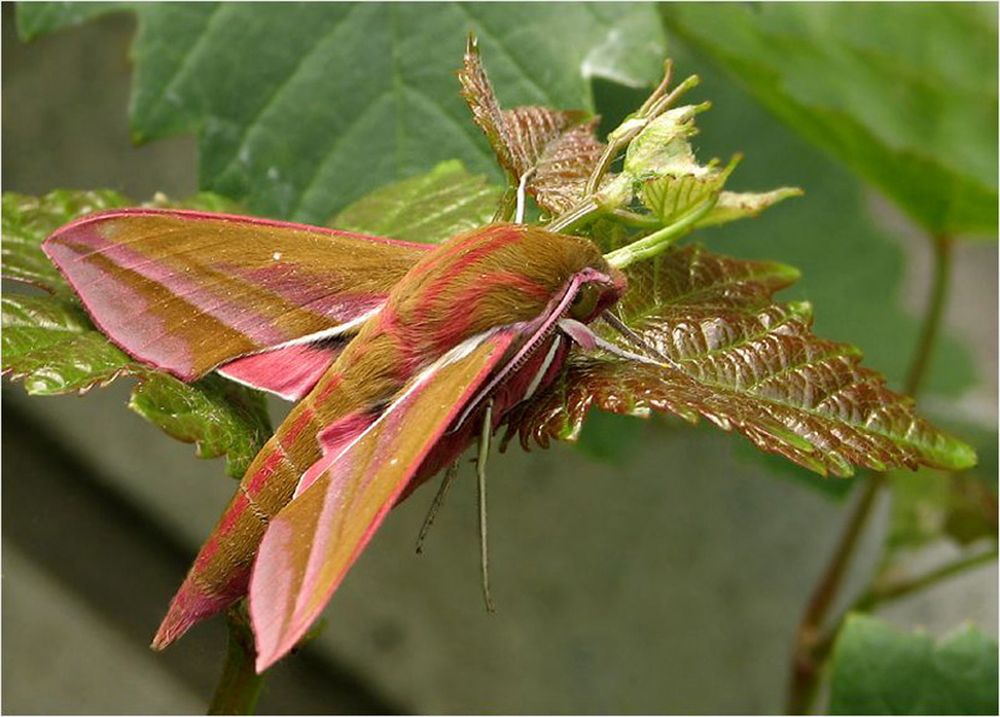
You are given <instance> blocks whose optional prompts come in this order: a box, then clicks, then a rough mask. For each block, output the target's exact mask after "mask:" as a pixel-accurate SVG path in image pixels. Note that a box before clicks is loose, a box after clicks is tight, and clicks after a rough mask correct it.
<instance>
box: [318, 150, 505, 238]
mask: <svg viewBox="0 0 1000 717" xmlns="http://www.w3.org/2000/svg"><path fill="white" fill-rule="evenodd" d="M500 195H501V190H500V189H498V188H497V187H494V186H492V185H490V184H489V183H488V182H487V180H486V178H485V177H484V176H482V175H473V174H469V173H468V172H466V171H465V168H464V167H463V166H462V163H461V162H459V161H457V160H452V161H450V162H442V163H441V164H439V165H438V166H436V167H435V168H434V169H433V170H431V171H430V172H428V173H427V174H421V175H418V176H416V177H411V178H410V179H404V180H402V181H400V182H395V183H394V184H390V185H387V186H385V187H382V188H380V189H376V190H375V191H374V192H372V193H371V194H369V195H368V196H366V197H363V198H361V199H359V200H358V201H356V202H354V204H352V205H350V206H349V207H347V208H345V209H344V210H343V211H342V212H340V213H339V214H338V215H337V216H335V217H334V218H333V219H331V220H330V222H329V225H330V226H332V227H336V228H337V229H344V230H347V231H355V232H361V233H365V234H375V235H378V236H385V237H392V238H394V239H403V240H406V241H415V242H426V243H432V244H433V243H437V242H441V241H444V240H445V239H448V238H449V237H453V236H455V235H456V234H459V233H460V232H463V231H467V230H469V229H475V228H476V227H479V226H482V225H484V224H488V223H489V222H490V220H491V219H492V218H493V213H494V211H496V207H497V202H498V201H499V200H500Z"/></svg>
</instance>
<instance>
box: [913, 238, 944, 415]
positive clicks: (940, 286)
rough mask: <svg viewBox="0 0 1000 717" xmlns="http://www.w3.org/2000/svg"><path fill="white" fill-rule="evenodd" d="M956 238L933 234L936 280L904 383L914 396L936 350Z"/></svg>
mask: <svg viewBox="0 0 1000 717" xmlns="http://www.w3.org/2000/svg"><path fill="white" fill-rule="evenodd" d="M952 243H953V240H952V238H951V237H950V236H948V235H947V234H938V235H935V236H934V238H933V245H934V284H933V287H932V289H931V295H930V298H929V299H928V301H927V310H926V311H925V313H924V321H923V326H922V327H921V329H920V339H919V340H918V342H917V349H916V353H915V354H914V356H913V361H912V363H911V364H910V371H909V373H908V374H907V375H906V383H904V384H903V392H904V393H906V394H908V395H910V396H912V395H914V394H915V393H916V392H917V389H919V388H920V383H921V382H922V381H923V379H924V374H925V373H926V372H927V364H928V363H929V362H930V358H931V355H932V354H933V353H934V343H935V341H936V340H937V335H938V330H939V328H940V326H941V317H942V316H943V315H944V308H945V304H946V303H947V301H946V299H947V298H948V287H949V284H950V283H951V282H950V278H951V249H952Z"/></svg>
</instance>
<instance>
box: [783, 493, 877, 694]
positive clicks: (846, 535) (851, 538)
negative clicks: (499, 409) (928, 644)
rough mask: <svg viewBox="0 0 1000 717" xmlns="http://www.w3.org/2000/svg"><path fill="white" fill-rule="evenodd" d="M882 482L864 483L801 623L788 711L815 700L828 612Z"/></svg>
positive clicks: (793, 663) (795, 650)
mask: <svg viewBox="0 0 1000 717" xmlns="http://www.w3.org/2000/svg"><path fill="white" fill-rule="evenodd" d="M881 484H882V476H881V475H879V474H875V475H872V476H871V477H870V478H869V479H868V480H867V481H866V482H865V485H864V489H863V492H862V493H861V497H860V498H859V499H858V502H857V503H856V504H855V506H854V510H853V511H852V512H851V515H850V517H849V518H848V520H847V525H846V526H845V528H844V532H843V533H842V534H841V536H840V540H839V541H838V542H837V547H836V548H835V549H834V551H833V555H832V556H831V558H830V562H829V563H828V564H827V566H826V570H824V571H823V575H822V576H821V577H820V579H819V582H818V583H817V584H816V587H815V588H813V592H812V596H811V597H810V598H809V604H808V605H807V607H806V611H805V614H804V615H803V616H802V620H801V622H800V623H799V628H798V631H797V633H796V638H795V648H794V652H793V653H792V676H791V680H790V682H789V686H788V696H787V701H786V704H785V712H786V713H787V714H805V713H806V711H807V710H808V709H809V706H810V705H811V703H812V700H813V696H814V694H815V692H816V687H817V684H818V682H819V680H818V677H819V670H820V665H821V660H817V659H816V655H815V650H816V647H817V646H818V645H819V643H820V642H821V631H822V628H823V622H824V621H825V619H826V615H827V612H828V611H829V609H830V605H831V604H832V603H833V600H834V598H836V597H837V592H838V591H839V589H840V583H841V580H842V579H843V577H844V573H845V571H846V570H847V566H848V564H849V563H850V561H851V558H852V557H853V555H854V549H855V547H856V546H857V543H858V539H859V538H860V537H861V534H862V533H863V532H864V527H865V525H866V524H867V522H868V517H869V516H870V515H871V511H872V508H873V507H874V505H875V498H876V496H877V495H878V491H879V487H880V486H881Z"/></svg>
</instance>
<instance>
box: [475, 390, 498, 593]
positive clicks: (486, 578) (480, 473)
mask: <svg viewBox="0 0 1000 717" xmlns="http://www.w3.org/2000/svg"><path fill="white" fill-rule="evenodd" d="M492 429H493V399H492V398H491V399H489V400H488V401H487V402H486V413H485V415H484V416H483V432H482V433H481V434H480V435H479V454H478V456H477V458H476V477H477V478H478V480H477V486H478V489H479V490H478V494H479V565H480V567H481V568H482V573H483V599H484V600H485V601H486V611H487V612H491V613H492V612H496V607H494V605H493V597H492V596H491V595H490V558H489V549H488V543H487V540H486V456H487V454H488V453H489V452H490V435H491V434H492V432H493V430H492Z"/></svg>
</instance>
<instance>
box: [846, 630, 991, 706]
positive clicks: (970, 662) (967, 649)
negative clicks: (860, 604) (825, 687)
mask: <svg viewBox="0 0 1000 717" xmlns="http://www.w3.org/2000/svg"><path fill="white" fill-rule="evenodd" d="M830 712H831V714H886V715H915V714H996V712H997V643H996V641H995V640H993V639H991V638H990V637H988V636H986V635H985V634H983V633H982V632H980V631H979V630H977V629H976V628H974V627H972V626H971V625H965V626H963V627H961V628H959V629H958V630H956V631H955V632H953V633H951V634H950V635H948V636H946V637H944V638H943V639H941V640H940V641H939V642H937V643H935V641H934V640H933V639H932V638H931V637H930V636H929V635H927V634H926V633H924V632H923V631H917V632H910V633H907V632H901V631H899V630H896V629H894V628H892V627H890V626H889V625H887V624H886V623H884V622H882V621H881V620H877V619H875V618H872V617H868V616H864V615H849V616H848V618H847V621H846V623H845V625H844V627H843V628H842V630H841V632H840V635H839V637H838V638H837V643H836V645H835V646H834V649H833V676H832V681H831V691H830Z"/></svg>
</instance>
